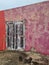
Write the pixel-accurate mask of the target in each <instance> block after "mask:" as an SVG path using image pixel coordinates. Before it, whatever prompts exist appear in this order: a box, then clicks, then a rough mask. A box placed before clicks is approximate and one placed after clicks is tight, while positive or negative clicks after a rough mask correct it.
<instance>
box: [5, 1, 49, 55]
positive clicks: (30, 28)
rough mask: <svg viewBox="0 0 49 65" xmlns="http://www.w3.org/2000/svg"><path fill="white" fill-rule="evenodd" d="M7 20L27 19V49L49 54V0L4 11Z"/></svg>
mask: <svg viewBox="0 0 49 65" xmlns="http://www.w3.org/2000/svg"><path fill="white" fill-rule="evenodd" d="M4 13H5V20H6V21H17V20H23V19H26V23H25V24H26V33H25V34H26V36H25V38H26V49H25V50H27V51H28V50H30V49H31V48H32V47H33V48H36V50H37V51H38V52H41V53H44V54H49V1H47V2H43V3H39V4H33V5H28V6H24V7H21V8H14V9H11V10H6V11H4Z"/></svg>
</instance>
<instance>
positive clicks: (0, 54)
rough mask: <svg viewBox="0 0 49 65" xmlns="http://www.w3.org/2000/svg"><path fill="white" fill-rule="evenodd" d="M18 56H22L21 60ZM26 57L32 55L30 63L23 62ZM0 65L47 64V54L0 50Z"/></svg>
mask: <svg viewBox="0 0 49 65" xmlns="http://www.w3.org/2000/svg"><path fill="white" fill-rule="evenodd" d="M19 56H22V59H23V60H22V61H20V60H19ZM27 57H32V63H24V59H25V58H27ZM0 65H49V56H44V55H40V54H39V53H35V52H19V51H0Z"/></svg>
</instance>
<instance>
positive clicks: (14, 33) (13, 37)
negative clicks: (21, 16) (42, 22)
mask: <svg viewBox="0 0 49 65" xmlns="http://www.w3.org/2000/svg"><path fill="white" fill-rule="evenodd" d="M6 46H7V48H8V49H10V50H18V49H24V48H25V24H24V23H23V22H21V21H20V22H7V23H6Z"/></svg>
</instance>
